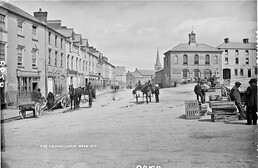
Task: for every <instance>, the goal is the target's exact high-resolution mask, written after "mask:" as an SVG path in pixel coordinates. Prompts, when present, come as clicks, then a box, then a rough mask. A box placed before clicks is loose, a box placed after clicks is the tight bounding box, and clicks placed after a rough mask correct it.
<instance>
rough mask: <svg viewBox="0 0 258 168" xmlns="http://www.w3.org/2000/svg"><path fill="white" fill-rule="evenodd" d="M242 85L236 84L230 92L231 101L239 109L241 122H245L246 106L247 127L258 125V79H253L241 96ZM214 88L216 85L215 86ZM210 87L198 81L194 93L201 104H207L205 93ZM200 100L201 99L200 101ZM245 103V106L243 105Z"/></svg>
mask: <svg viewBox="0 0 258 168" xmlns="http://www.w3.org/2000/svg"><path fill="white" fill-rule="evenodd" d="M241 85H242V84H241V83H240V82H236V83H235V86H234V87H233V88H232V89H231V90H230V95H229V96H230V99H231V100H232V101H234V102H235V105H236V106H237V109H238V111H239V120H245V115H244V106H246V119H247V123H246V124H247V125H251V124H254V125H256V124H257V114H256V112H257V111H258V110H257V79H251V80H250V81H249V87H248V88H247V89H246V91H245V92H244V94H243V96H241V94H240V91H239V87H240V86H241ZM213 86H214V84H213ZM207 89H208V86H207V85H206V84H205V83H204V82H203V81H198V83H197V84H196V85H195V87H194V92H195V94H196V97H197V100H198V101H199V102H201V103H204V102H205V92H206V91H207ZM199 98H200V99H199ZM242 102H245V103H244V106H243V104H242Z"/></svg>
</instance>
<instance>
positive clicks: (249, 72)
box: [248, 69, 252, 77]
mask: <svg viewBox="0 0 258 168" xmlns="http://www.w3.org/2000/svg"><path fill="white" fill-rule="evenodd" d="M251 76H252V75H251V69H248V77H251Z"/></svg>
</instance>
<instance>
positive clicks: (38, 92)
mask: <svg viewBox="0 0 258 168" xmlns="http://www.w3.org/2000/svg"><path fill="white" fill-rule="evenodd" d="M35 101H36V102H40V103H42V101H43V97H42V94H41V92H40V89H39V88H38V89H37V91H36V92H35Z"/></svg>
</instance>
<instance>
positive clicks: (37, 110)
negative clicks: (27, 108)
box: [34, 103, 42, 118]
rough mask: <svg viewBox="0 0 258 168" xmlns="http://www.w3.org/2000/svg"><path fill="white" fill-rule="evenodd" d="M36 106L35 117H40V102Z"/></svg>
mask: <svg viewBox="0 0 258 168" xmlns="http://www.w3.org/2000/svg"><path fill="white" fill-rule="evenodd" d="M34 108H35V117H37V118H39V117H40V116H41V114H42V113H41V105H40V103H36V104H35V107H34Z"/></svg>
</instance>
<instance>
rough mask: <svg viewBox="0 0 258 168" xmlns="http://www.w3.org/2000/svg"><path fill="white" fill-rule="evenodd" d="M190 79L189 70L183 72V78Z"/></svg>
mask: <svg viewBox="0 0 258 168" xmlns="http://www.w3.org/2000/svg"><path fill="white" fill-rule="evenodd" d="M187 77H188V70H183V78H187Z"/></svg>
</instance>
